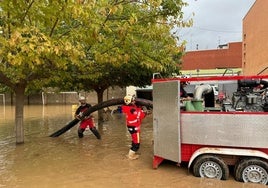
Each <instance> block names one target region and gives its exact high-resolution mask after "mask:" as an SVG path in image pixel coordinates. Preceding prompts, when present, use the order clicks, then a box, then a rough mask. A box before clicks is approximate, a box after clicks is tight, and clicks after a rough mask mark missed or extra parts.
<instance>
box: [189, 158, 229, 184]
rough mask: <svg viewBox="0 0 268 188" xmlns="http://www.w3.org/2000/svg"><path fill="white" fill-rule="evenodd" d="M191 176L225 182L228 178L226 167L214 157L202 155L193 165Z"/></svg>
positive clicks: (222, 161) (220, 160)
mask: <svg viewBox="0 0 268 188" xmlns="http://www.w3.org/2000/svg"><path fill="white" fill-rule="evenodd" d="M193 174H194V176H196V177H202V178H203V177H205V178H214V179H220V180H227V179H228V177H229V168H228V165H227V164H226V163H225V162H224V160H222V159H221V158H220V157H218V156H215V155H202V156H200V157H198V158H197V159H196V161H195V163H194V165H193Z"/></svg>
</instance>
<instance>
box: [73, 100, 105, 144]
mask: <svg viewBox="0 0 268 188" xmlns="http://www.w3.org/2000/svg"><path fill="white" fill-rule="evenodd" d="M79 102H80V106H79V107H78V108H77V110H76V111H75V114H74V117H75V118H77V119H79V120H81V122H80V125H79V127H78V137H79V138H83V136H84V134H83V132H84V131H85V130H86V128H87V127H88V128H89V129H90V130H91V132H92V133H93V134H94V135H95V136H96V138H97V139H101V135H100V133H99V132H98V130H97V129H96V127H95V123H94V119H93V116H92V115H89V116H85V117H83V119H81V117H82V116H83V112H85V111H86V110H87V109H89V108H90V107H91V104H89V103H87V102H86V98H85V97H83V96H81V97H79Z"/></svg>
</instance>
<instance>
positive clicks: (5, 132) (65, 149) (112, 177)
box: [0, 106, 267, 188]
mask: <svg viewBox="0 0 268 188" xmlns="http://www.w3.org/2000/svg"><path fill="white" fill-rule="evenodd" d="M24 110H25V112H24V117H25V118H24V130H25V143H24V144H20V145H17V144H16V140H15V134H14V127H15V125H14V122H15V120H14V114H15V110H14V107H12V106H5V107H4V106H0V187H8V188H9V187H10V188H24V187H25V188H32V187H33V188H35V187H38V188H46V187H47V188H50V187H57V188H65V187H66V188H69V187H71V188H74V187H75V188H76V187H78V188H80V187H92V188H93V187H94V188H98V187H101V188H102V187H104V188H105V187H110V188H113V187H115V188H118V187H129V188H136V187H148V188H149V187H150V188H152V187H161V188H162V187H163V188H166V187H170V188H173V187H181V188H184V187H185V188H192V187H195V188H209V187H211V188H225V187H226V188H253V187H254V188H259V187H267V186H265V185H257V184H245V183H241V182H236V181H235V180H234V179H233V177H232V176H231V177H230V178H229V180H227V181H220V180H211V179H204V178H196V177H194V176H193V175H192V173H191V172H188V170H187V167H186V166H182V167H178V166H177V165H176V164H175V163H173V162H169V161H165V162H164V163H162V164H161V165H160V166H159V167H158V169H153V168H152V158H153V145H152V142H153V133H152V131H153V127H152V115H150V116H148V117H147V118H146V119H145V120H144V122H143V125H142V129H141V131H142V132H141V147H140V151H139V152H140V153H141V155H140V158H139V159H138V160H134V161H131V160H128V159H127V158H126V157H125V155H126V154H127V152H128V149H129V145H130V142H131V139H130V136H129V133H128V132H127V129H126V127H125V122H124V117H123V116H122V115H121V114H117V115H113V116H111V115H110V114H109V113H107V116H106V118H107V121H105V122H104V123H103V124H99V125H98V122H97V126H98V129H99V131H100V133H101V135H102V140H97V139H96V138H95V137H94V135H93V134H92V133H91V132H90V131H87V132H85V136H84V138H82V139H79V138H78V136H77V126H75V127H73V128H72V129H71V130H69V131H68V132H66V133H65V134H63V135H61V136H59V137H57V138H51V137H49V135H50V134H52V133H54V132H55V131H57V130H58V129H60V128H62V127H63V126H64V125H66V124H67V123H68V122H70V121H71V120H72V119H73V108H72V106H25V108H24ZM95 116H96V114H95Z"/></svg>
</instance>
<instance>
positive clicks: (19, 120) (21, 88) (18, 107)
mask: <svg viewBox="0 0 268 188" xmlns="http://www.w3.org/2000/svg"><path fill="white" fill-rule="evenodd" d="M24 92H25V85H24V84H18V85H17V87H16V89H15V97H16V98H15V99H16V100H15V126H16V129H15V130H16V143H17V144H22V143H24V126H23V107H24Z"/></svg>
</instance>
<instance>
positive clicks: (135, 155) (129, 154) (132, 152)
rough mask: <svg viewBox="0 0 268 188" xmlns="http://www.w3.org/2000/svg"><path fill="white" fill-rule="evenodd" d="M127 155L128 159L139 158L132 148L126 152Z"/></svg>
mask: <svg viewBox="0 0 268 188" xmlns="http://www.w3.org/2000/svg"><path fill="white" fill-rule="evenodd" d="M127 157H128V158H129V159H130V160H134V159H138V158H139V155H137V154H136V152H135V151H133V150H131V149H130V150H129V152H128V155H127Z"/></svg>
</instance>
